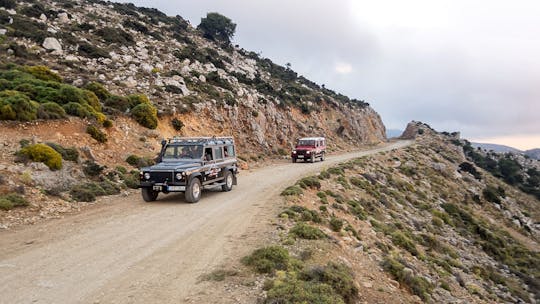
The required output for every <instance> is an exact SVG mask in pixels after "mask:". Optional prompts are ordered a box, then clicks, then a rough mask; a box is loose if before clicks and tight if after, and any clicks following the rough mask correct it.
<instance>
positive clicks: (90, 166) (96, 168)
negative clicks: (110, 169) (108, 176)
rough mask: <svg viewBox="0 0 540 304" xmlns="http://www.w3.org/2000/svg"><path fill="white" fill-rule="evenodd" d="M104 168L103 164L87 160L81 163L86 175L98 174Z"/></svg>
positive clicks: (93, 175) (94, 175)
mask: <svg viewBox="0 0 540 304" xmlns="http://www.w3.org/2000/svg"><path fill="white" fill-rule="evenodd" d="M105 168H106V167H105V166H101V165H99V164H98V163H96V162H93V161H89V160H87V161H85V162H84V164H83V172H84V174H85V175H86V176H88V177H97V176H100V175H101V173H102V172H103V170H105Z"/></svg>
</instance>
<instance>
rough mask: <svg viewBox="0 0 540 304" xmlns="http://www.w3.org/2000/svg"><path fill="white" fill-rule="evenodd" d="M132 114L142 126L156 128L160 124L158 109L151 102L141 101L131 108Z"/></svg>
mask: <svg viewBox="0 0 540 304" xmlns="http://www.w3.org/2000/svg"><path fill="white" fill-rule="evenodd" d="M131 116H132V117H133V118H134V119H135V121H137V122H138V123H139V124H140V125H141V126H143V127H147V128H148V129H155V128H157V125H158V117H157V109H156V108H155V107H154V106H153V105H152V104H150V103H141V104H139V105H137V106H135V107H134V108H133V109H132V110H131Z"/></svg>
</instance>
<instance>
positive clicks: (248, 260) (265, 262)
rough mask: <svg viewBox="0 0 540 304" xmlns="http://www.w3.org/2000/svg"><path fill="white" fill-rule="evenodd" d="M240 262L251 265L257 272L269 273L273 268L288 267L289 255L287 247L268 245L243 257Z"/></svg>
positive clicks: (283, 268) (281, 268) (289, 264)
mask: <svg viewBox="0 0 540 304" xmlns="http://www.w3.org/2000/svg"><path fill="white" fill-rule="evenodd" d="M242 263H243V264H245V265H248V266H251V267H253V268H254V269H255V270H256V271H257V272H259V273H271V272H273V271H275V270H286V269H289V267H290V266H291V257H290V256H289V252H288V251H287V249H285V248H283V247H281V246H268V247H264V248H260V249H257V250H255V251H254V252H253V253H252V254H251V255H248V256H246V257H244V258H243V259H242Z"/></svg>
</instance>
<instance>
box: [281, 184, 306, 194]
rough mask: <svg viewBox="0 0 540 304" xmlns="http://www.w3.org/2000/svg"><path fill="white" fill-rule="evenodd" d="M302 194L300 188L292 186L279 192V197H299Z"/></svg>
mask: <svg viewBox="0 0 540 304" xmlns="http://www.w3.org/2000/svg"><path fill="white" fill-rule="evenodd" d="M302 193H303V191H302V188H300V187H298V186H296V185H294V186H289V187H287V188H285V190H283V191H282V192H281V195H283V196H289V195H300V194H302Z"/></svg>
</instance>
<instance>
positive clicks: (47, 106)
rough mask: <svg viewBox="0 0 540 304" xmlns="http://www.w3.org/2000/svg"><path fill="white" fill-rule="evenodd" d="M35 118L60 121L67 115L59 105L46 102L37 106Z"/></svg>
mask: <svg viewBox="0 0 540 304" xmlns="http://www.w3.org/2000/svg"><path fill="white" fill-rule="evenodd" d="M37 117H38V118H41V119H62V118H66V117H67V114H66V111H65V110H64V108H62V106H60V105H59V104H57V103H54V102H47V103H43V104H40V105H39V108H38V111H37Z"/></svg>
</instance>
